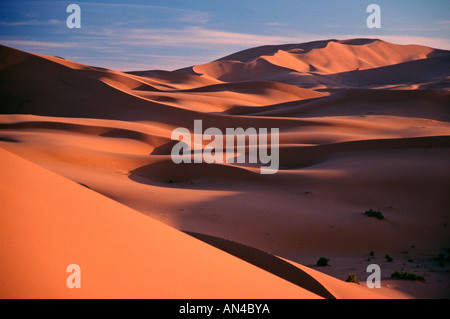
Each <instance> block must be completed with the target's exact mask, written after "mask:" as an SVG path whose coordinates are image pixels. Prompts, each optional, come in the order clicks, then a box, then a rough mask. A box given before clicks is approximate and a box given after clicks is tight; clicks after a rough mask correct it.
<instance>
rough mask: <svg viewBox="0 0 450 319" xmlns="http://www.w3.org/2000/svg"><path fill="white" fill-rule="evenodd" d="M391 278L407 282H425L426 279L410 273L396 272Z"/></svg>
mask: <svg viewBox="0 0 450 319" xmlns="http://www.w3.org/2000/svg"><path fill="white" fill-rule="evenodd" d="M391 277H392V278H398V279H406V280H419V281H425V278H424V277H422V276H420V275H417V274H413V273H410V272H408V271H395V272H393V273H392V274H391Z"/></svg>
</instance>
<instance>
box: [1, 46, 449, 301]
mask: <svg viewBox="0 0 450 319" xmlns="http://www.w3.org/2000/svg"><path fill="white" fill-rule="evenodd" d="M449 68H450V53H449V52H448V51H443V50H438V49H433V48H429V47H424V46H419V45H396V44H392V43H388V42H385V41H381V40H373V39H350V40H329V41H316V42H310V43H302V44H286V45H277V46H263V47H258V48H252V49H248V50H244V51H241V52H237V53H235V54H232V55H229V56H226V57H224V58H221V59H219V60H216V61H213V62H210V63H207V64H203V65H197V66H192V67H187V68H185V69H181V70H177V71H173V72H168V71H160V70H157V71H136V72H128V73H126V72H119V71H115V70H107V69H102V68H98V67H93V66H87V65H82V64H79V63H76V62H72V61H69V60H65V59H61V58H57V57H50V56H43V55H38V54H32V53H26V52H22V51H19V50H15V49H13V48H8V47H5V46H1V47H0V85H1V87H2V90H1V91H0V105H1V113H2V115H0V148H1V149H2V150H1V163H2V165H1V168H2V169H1V171H0V172H1V174H2V177H1V182H0V187H1V188H2V192H3V194H6V195H5V196H2V198H1V199H0V200H1V201H2V205H1V208H0V210H1V212H2V214H1V215H2V217H1V218H2V222H4V223H7V224H8V225H10V227H7V228H6V230H4V231H2V232H0V236H2V252H1V254H2V257H1V258H2V260H3V261H4V262H2V264H1V265H0V266H1V269H0V271H1V272H2V276H1V277H2V278H9V279H3V280H4V285H5V286H4V287H7V289H2V296H4V297H8V298H15V297H26V298H28V297H31V298H33V297H39V298H41V297H57V298H60V297H61V298H72V297H77V298H78V297H87V298H91V297H93V298H97V297H108V298H109V297H112V298H116V297H125V298H128V297H137V298H149V297H150V298H166V297H168V298H174V297H175V298H178V297H179V298H204V297H218V298H240V297H245V298H379V297H387V298H417V297H424V298H433V297H448V296H450V291H449V287H448V285H447V283H448V280H449V275H448V273H449V272H448V267H449V265H448V263H446V264H444V265H442V260H441V262H439V260H437V259H436V258H437V256H438V255H439V254H440V253H444V254H448V248H449V247H450V237H449V236H448V226H447V225H448V223H449V217H450V216H449V214H448V207H449V206H450V201H449V199H448V194H447V193H448V191H447V190H448V189H449V188H450V182H449V181H450V168H449V165H448V158H449V155H450V149H449V145H450V126H449V121H450V112H449V109H448V105H450V93H449V88H450V86H449V77H450V69H449ZM196 119H201V120H202V121H203V127H204V128H207V127H216V128H219V129H220V130H222V131H224V130H225V129H226V128H237V127H242V128H244V129H245V128H250V127H252V128H256V129H259V128H279V131H280V135H279V145H278V146H279V159H280V163H279V164H280V167H279V171H278V172H277V173H276V174H274V175H261V174H259V168H258V167H259V165H258V163H256V164H250V163H229V164H227V163H225V164H223V163H222V164H206V163H201V164H200V163H199V164H188V163H184V164H175V163H173V161H172V160H171V157H170V154H171V150H172V147H173V145H174V144H175V141H172V140H171V133H172V131H173V130H174V129H175V128H177V127H185V128H187V129H189V130H193V126H194V120H196ZM203 144H204V145H206V142H203ZM369 208H373V209H376V210H380V211H382V213H383V215H384V217H385V218H384V219H383V220H377V219H375V218H370V217H368V216H366V215H364V212H365V211H366V210H367V209H369ZM146 215H147V216H146ZM38 216H39V218H37V217H38ZM75 216H76V218H75ZM61 230H64V232H65V233H64V232H62V231H61ZM75 238H76V239H77V240H75V241H74V239H75ZM7 243H9V244H7ZM33 243H34V244H33ZM36 243H40V244H39V245H37V244H36ZM211 245H212V246H211ZM61 251H64V252H63V253H61ZM371 251H373V252H374V255H373V256H371V255H369V253H370V252H371ZM385 254H389V255H390V256H392V257H393V258H394V261H393V262H387V261H386V260H385V259H384V256H385ZM43 256H45V257H43ZM125 256H126V258H124V257H125ZM190 256H195V258H192V257H190ZM321 256H326V257H328V258H330V266H327V267H318V266H316V261H317V259H318V258H319V257H321ZM72 259H77V260H80V261H79V263H80V265H81V264H83V265H84V266H82V269H84V268H86V267H87V268H88V269H92V273H89V274H87V275H86V277H83V278H85V279H83V282H86V286H84V287H83V288H82V289H81V290H79V291H75V290H70V289H67V287H66V286H65V278H66V277H67V273H66V272H65V270H64V267H65V266H67V265H66V264H69V263H72V261H71V260H72ZM369 259H370V260H369ZM31 260H36V265H34V264H33V263H31ZM69 260H70V261H69ZM105 262H107V263H108V264H109V265H111V266H110V268H108V269H107V271H105V269H104V265H105ZM370 263H377V264H379V265H380V267H381V269H382V288H381V289H369V288H367V287H365V278H366V277H367V273H366V272H365V270H366V267H367V265H368V264H370ZM63 266H64V267H63ZM61 267H62V268H61ZM61 269H62V271H61ZM205 269H207V271H205ZM400 270H401V271H405V270H406V271H410V272H413V273H417V274H419V275H422V276H424V277H425V279H426V280H425V282H424V283H423V282H407V281H401V280H395V279H392V278H390V274H391V273H392V272H394V271H400ZM35 271H39V272H42V274H43V275H42V276H43V277H42V278H46V280H44V279H42V280H41V279H39V280H37V281H35V282H33V285H31V286H30V285H29V281H31V280H32V278H35V277H34V275H35ZM55 273H58V274H57V275H55ZM153 273H160V274H163V275H164V276H159V277H155V276H152V274H153ZM348 273H356V274H357V276H358V278H359V280H360V281H361V285H356V284H352V283H345V282H344V281H345V279H346V278H347V275H348ZM116 274H119V276H117V278H116V280H115V281H108V280H109V278H112V277H115V276H116ZM6 275H7V276H6ZM27 285H28V286H27ZM25 287H28V288H27V289H25ZM43 287H45V288H43ZM243 287H245V289H244V288H243Z"/></svg>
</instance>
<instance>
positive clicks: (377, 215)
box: [364, 208, 384, 219]
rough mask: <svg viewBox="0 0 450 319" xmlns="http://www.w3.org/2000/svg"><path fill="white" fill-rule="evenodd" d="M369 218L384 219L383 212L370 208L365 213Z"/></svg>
mask: <svg viewBox="0 0 450 319" xmlns="http://www.w3.org/2000/svg"><path fill="white" fill-rule="evenodd" d="M364 214H366V215H367V216H369V217H375V218H378V219H384V216H383V214H382V213H381V212H379V211H376V210H373V209H372V208H370V209H369V210H366V212H365V213H364Z"/></svg>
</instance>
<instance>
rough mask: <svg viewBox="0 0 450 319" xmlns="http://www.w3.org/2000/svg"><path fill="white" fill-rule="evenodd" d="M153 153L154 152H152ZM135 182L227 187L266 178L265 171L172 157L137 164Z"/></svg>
mask: <svg viewBox="0 0 450 319" xmlns="http://www.w3.org/2000/svg"><path fill="white" fill-rule="evenodd" d="M152 155H154V154H152ZM129 179H131V180H132V181H134V182H137V183H141V184H147V185H154V186H159V187H171V188H185V189H211V187H213V189H216V190H227V189H236V188H239V186H240V184H243V183H257V184H260V183H264V182H268V181H269V180H268V178H267V175H261V174H259V173H256V172H253V171H250V170H247V169H245V168H241V167H236V166H229V165H225V164H208V163H180V164H175V163H174V162H172V160H171V159H169V160H162V161H158V162H155V163H152V164H149V165H146V166H142V167H139V168H137V169H135V170H133V171H132V172H131V174H130V175H129Z"/></svg>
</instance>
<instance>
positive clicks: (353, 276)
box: [346, 273, 359, 285]
mask: <svg viewBox="0 0 450 319" xmlns="http://www.w3.org/2000/svg"><path fill="white" fill-rule="evenodd" d="M346 282H354V283H356V284H358V285H359V281H358V279H356V274H353V273H352V274H348V277H347V280H346Z"/></svg>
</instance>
